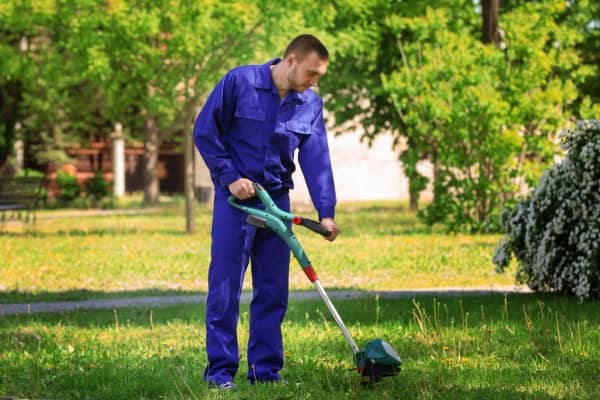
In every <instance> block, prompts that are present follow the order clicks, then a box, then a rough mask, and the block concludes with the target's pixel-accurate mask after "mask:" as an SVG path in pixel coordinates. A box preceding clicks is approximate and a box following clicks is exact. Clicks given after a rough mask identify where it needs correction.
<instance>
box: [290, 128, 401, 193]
mask: <svg viewBox="0 0 600 400" xmlns="http://www.w3.org/2000/svg"><path fill="white" fill-rule="evenodd" d="M329 152H330V154H331V162H332V164H333V174H334V179H335V186H336V193H337V197H338V201H349V200H397V199H408V184H407V180H406V177H405V176H404V173H403V171H402V164H401V163H400V162H399V161H398V155H397V154H396V153H395V152H394V151H393V150H392V137H391V135H381V136H378V137H377V138H376V139H375V141H374V142H373V145H372V146H371V147H370V148H369V147H368V145H367V143H366V142H365V143H361V142H360V133H359V132H349V133H344V134H342V135H339V136H337V137H336V136H333V134H330V135H329ZM294 185H295V189H294V190H293V191H292V202H293V203H294V204H308V203H309V202H310V197H309V195H308V190H307V188H306V184H305V182H304V176H303V175H302V172H301V171H300V168H298V169H297V171H296V172H295V173H294Z"/></svg>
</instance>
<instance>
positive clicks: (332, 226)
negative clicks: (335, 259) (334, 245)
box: [321, 218, 340, 242]
mask: <svg viewBox="0 0 600 400" xmlns="http://www.w3.org/2000/svg"><path fill="white" fill-rule="evenodd" d="M321 225H322V226H323V227H324V228H325V229H327V230H328V231H329V235H328V236H325V239H327V240H329V241H330V242H333V241H334V240H335V238H336V237H337V235H339V233H340V230H339V228H338V227H337V224H336V223H335V221H334V220H333V218H323V219H322V220H321Z"/></svg>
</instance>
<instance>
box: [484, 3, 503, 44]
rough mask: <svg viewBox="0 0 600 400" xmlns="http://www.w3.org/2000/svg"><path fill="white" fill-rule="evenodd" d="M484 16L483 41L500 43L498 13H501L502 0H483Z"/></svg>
mask: <svg viewBox="0 0 600 400" xmlns="http://www.w3.org/2000/svg"><path fill="white" fill-rule="evenodd" d="M481 7H482V10H481V11H482V12H481V15H482V17H483V29H482V33H483V35H482V41H483V43H486V44H488V43H493V44H494V45H496V46H499V45H500V32H499V31H498V15H499V13H500V0H482V2H481Z"/></svg>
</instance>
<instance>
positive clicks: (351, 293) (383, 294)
mask: <svg viewBox="0 0 600 400" xmlns="http://www.w3.org/2000/svg"><path fill="white" fill-rule="evenodd" d="M530 292H531V291H530V290H529V289H528V288H527V287H523V286H492V287H471V288H456V287H448V288H433V289H418V290H393V291H359V290H331V291H328V292H327V294H328V295H329V297H331V299H334V300H350V299H358V298H364V297H375V296H379V297H380V298H407V297H408V298H410V297H417V296H440V297H453V296H454V297H455V296H485V295H492V294H504V293H530ZM250 296H251V294H250V293H243V294H242V299H241V302H242V303H248V302H250ZM315 299H319V294H318V293H317V292H313V291H307V292H297V291H292V292H290V300H315ZM205 302H206V295H205V294H198V295H188V296H153V297H129V298H120V299H93V300H76V301H58V302H39V303H30V304H27V303H16V304H0V316H4V315H15V314H34V313H43V312H69V311H77V310H101V309H117V308H127V307H167V306H172V305H177V304H202V303H205Z"/></svg>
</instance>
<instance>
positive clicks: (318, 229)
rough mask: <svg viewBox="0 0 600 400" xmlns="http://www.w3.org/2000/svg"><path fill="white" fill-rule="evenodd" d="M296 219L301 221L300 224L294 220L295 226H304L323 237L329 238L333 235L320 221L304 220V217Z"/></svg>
mask: <svg viewBox="0 0 600 400" xmlns="http://www.w3.org/2000/svg"><path fill="white" fill-rule="evenodd" d="M294 218H295V219H296V220H297V219H299V221H298V222H296V220H292V222H293V223H294V224H297V225H302V226H303V227H305V228H308V229H310V230H311V231H313V232H315V233H318V234H319V235H323V236H325V237H327V236H329V235H330V234H331V232H329V231H328V230H327V229H325V228H324V227H323V225H321V223H320V222H319V221H315V220H312V219H308V218H303V217H298V216H296V217H294Z"/></svg>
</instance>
